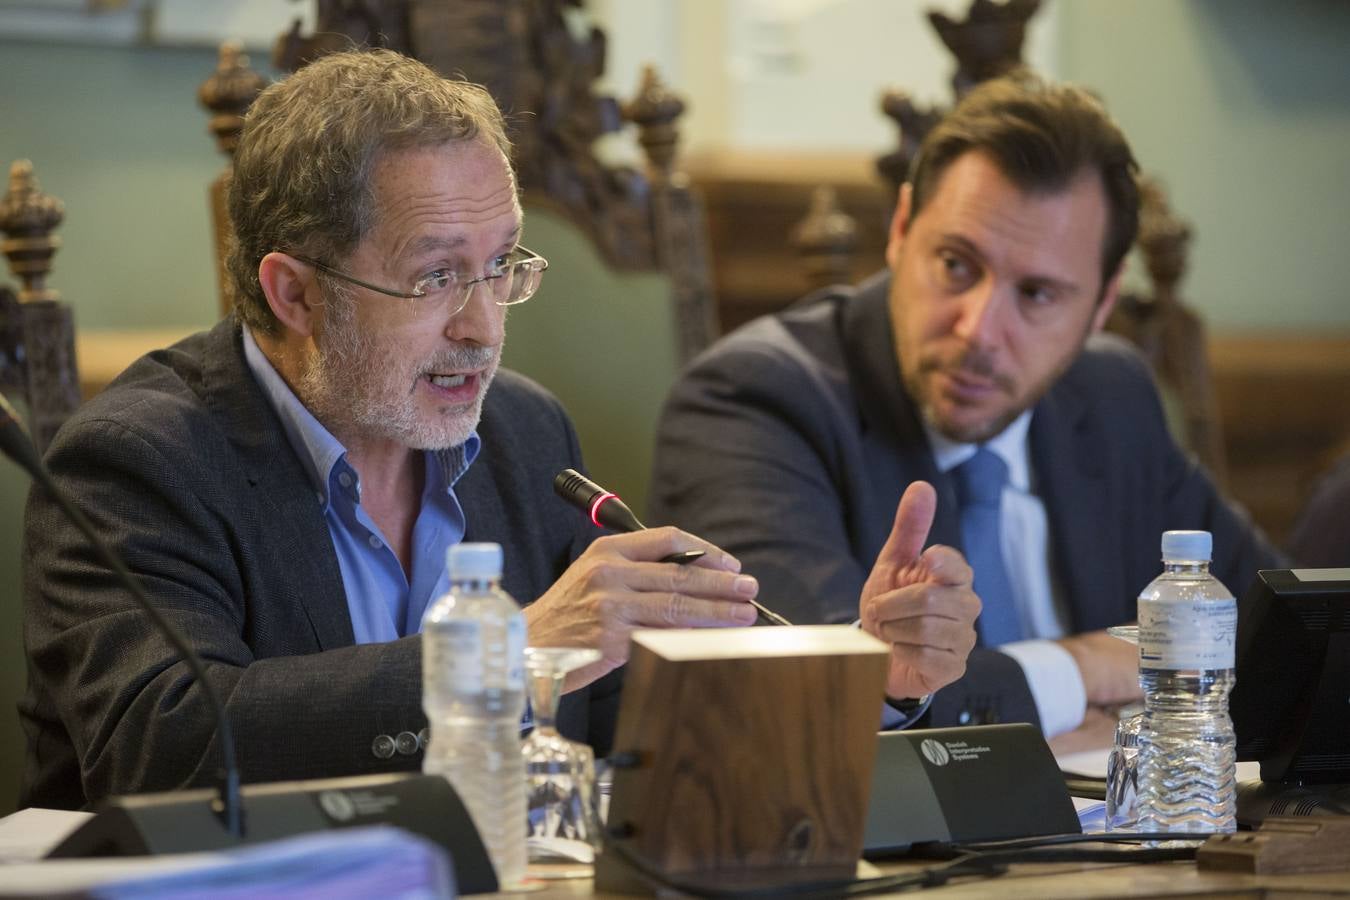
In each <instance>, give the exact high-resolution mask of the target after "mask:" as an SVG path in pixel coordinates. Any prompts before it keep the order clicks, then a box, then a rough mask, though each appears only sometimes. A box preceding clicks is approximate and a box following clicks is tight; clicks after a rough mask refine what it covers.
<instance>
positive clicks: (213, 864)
mask: <svg viewBox="0 0 1350 900" xmlns="http://www.w3.org/2000/svg"><path fill="white" fill-rule="evenodd" d="M0 883H3V887H0V896H24V897H43V896H69V895H71V894H79V895H81V896H88V897H97V898H102V900H132V898H135V900H157V898H168V897H173V898H182V900H193V898H202V900H206V898H212V900H244V898H249V900H254V898H269V897H287V898H309V897H313V898H319V897H323V898H336V900H343V898H358V897H359V898H365V897H377V896H378V897H396V898H403V900H421V898H427V900H430V898H439V897H454V896H455V876H454V871H453V869H452V868H451V866H450V861H449V858H448V857H447V856H446V853H445V851H444V850H443V849H442V848H441V847H439V846H437V845H435V844H433V843H431V842H430V841H428V840H426V839H424V838H422V837H419V836H418V835H414V834H410V833H409V832H406V831H403V830H401V829H398V828H391V827H388V826H374V827H370V828H347V829H337V830H335V831H324V832H318V833H315V834H308V835H301V836H300V837H294V838H288V839H286V840H282V841H272V842H269V843H266V844H257V845H254V846H248V847H240V848H238V849H236V850H229V851H224V852H220V853H192V854H182V855H173V856H159V857H145V858H139V859H110V860H59V861H57V860H51V861H43V862H35V863H20V864H16V865H9V866H4V867H3V868H0Z"/></svg>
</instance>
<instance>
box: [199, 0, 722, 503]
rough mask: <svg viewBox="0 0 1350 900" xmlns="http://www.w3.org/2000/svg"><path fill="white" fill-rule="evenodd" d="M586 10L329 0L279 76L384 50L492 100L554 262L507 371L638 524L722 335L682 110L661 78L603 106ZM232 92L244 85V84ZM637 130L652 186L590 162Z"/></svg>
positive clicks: (511, 339)
mask: <svg viewBox="0 0 1350 900" xmlns="http://www.w3.org/2000/svg"><path fill="white" fill-rule="evenodd" d="M575 6H576V3H575V2H572V0H456V2H442V3H435V4H431V3H423V4H398V3H367V4H346V3H334V2H325V0H317V9H318V16H317V21H316V24H315V34H314V35H313V36H305V35H303V34H301V32H300V28H299V23H298V22H297V23H296V26H295V27H294V28H292V29H291V30H290V32H288V33H287V34H285V35H283V36H282V37H281V38H280V40H279V41H278V43H277V47H276V56H275V59H274V60H273V62H274V63H275V64H276V66H277V68H279V69H284V70H293V69H295V68H297V67H299V66H301V65H303V64H304V63H305V62H307V61H308V60H310V59H313V58H314V57H316V56H318V55H320V54H322V53H324V52H328V51H331V50H333V49H340V48H345V47H350V46H352V45H356V46H367V45H369V46H382V47H388V48H390V49H393V50H398V51H400V52H402V53H405V54H407V55H410V56H414V57H417V58H418V59H421V60H422V61H424V62H426V63H427V64H428V65H430V66H432V67H433V68H435V69H437V70H438V71H440V72H443V73H446V74H447V75H450V76H452V77H454V76H462V77H465V78H467V79H468V80H470V81H475V82H478V83H480V84H483V85H484V86H486V87H487V88H488V90H489V91H491V92H492V94H493V96H494V98H495V99H496V100H497V103H498V105H499V106H500V107H501V108H502V109H503V110H505V111H507V115H508V122H507V123H508V128H509V130H510V136H511V140H512V143H513V145H514V154H513V155H514V159H513V163H514V165H515V167H516V171H517V176H518V179H519V183H520V187H521V192H522V199H523V203H524V206H525V210H526V212H525V233H524V240H525V242H526V243H527V244H528V245H529V246H530V248H531V249H533V250H535V251H537V252H539V253H542V254H543V255H544V256H546V257H548V258H549V260H550V263H551V266H550V269H549V273H548V275H547V276H546V277H545V279H544V282H543V286H542V287H541V289H540V292H539V296H538V297H537V298H536V299H534V300H531V301H530V303H528V304H526V305H525V306H523V307H521V308H520V309H519V310H513V311H512V314H511V323H510V326H509V328H508V335H507V345H506V351H505V362H506V364H507V365H509V366H511V367H512V368H514V369H517V370H519V371H522V372H524V373H525V374H527V375H530V376H531V377H533V378H535V379H537V380H538V381H540V382H541V383H542V384H544V385H545V386H546V387H548V388H550V389H551V390H553V391H554V392H555V393H557V394H558V396H559V398H560V399H561V400H562V401H563V403H564V405H565V406H566V407H567V409H568V410H569V412H570V413H571V414H572V416H573V419H574V421H575V422H576V424H577V430H578V433H579V434H580V437H581V441H582V446H583V449H584V451H585V453H586V458H587V461H588V464H589V466H590V469H591V471H592V473H593V474H594V475H595V477H596V478H597V479H598V480H600V481H602V482H604V483H606V484H607V486H609V487H611V488H612V489H614V490H616V491H618V492H619V493H621V494H623V495H624V497H625V499H627V500H628V501H629V503H630V505H632V506H633V507H634V509H636V510H638V511H639V512H640V511H641V510H642V508H643V506H644V505H645V497H646V484H647V478H648V473H649V470H650V459H651V451H652V440H653V432H654V428H655V418H656V414H657V411H658V407H659V405H660V402H661V400H662V398H663V397H664V395H665V392H666V390H667V388H668V387H669V385H670V384H671V382H672V381H673V380H674V377H675V374H676V372H677V370H678V368H679V366H680V364H681V363H682V362H684V361H685V360H687V359H689V358H690V357H692V356H693V355H694V354H695V353H697V352H698V351H699V350H701V349H702V348H703V347H704V346H706V345H707V344H708V343H709V342H710V341H711V339H712V338H713V336H714V335H715V333H716V327H715V325H714V317H713V313H714V306H715V305H714V301H713V295H712V279H711V274H710V268H709V262H708V249H707V238H706V230H705V225H704V219H703V210H702V206H701V204H700V202H699V199H698V197H697V196H695V194H694V193H693V192H692V191H691V189H690V188H689V185H688V180H687V179H686V178H685V177H684V176H683V175H682V174H681V173H680V172H679V171H678V170H677V168H676V166H675V150H676V146H677V142H678V129H677V125H676V123H677V120H678V118H679V116H680V115H681V113H682V112H683V109H684V104H683V102H682V101H681V100H680V99H679V98H678V97H676V96H674V95H673V94H671V93H670V92H669V91H668V90H667V89H666V88H665V86H664V85H663V84H662V83H661V81H660V79H659V78H658V77H657V75H656V74H655V72H653V71H651V70H648V71H647V72H645V73H644V75H643V80H642V83H641V85H640V86H639V90H638V94H637V96H636V98H635V99H634V100H633V101H632V102H629V103H626V104H620V103H619V102H618V101H617V100H615V99H614V98H613V97H609V96H604V95H600V94H597V93H596V92H595V90H594V83H595V81H596V79H597V78H598V77H599V76H600V75H601V74H602V73H603V71H604V65H605V36H604V34H603V33H602V32H601V31H600V30H599V29H597V28H592V29H590V30H589V31H588V32H586V33H585V34H583V35H580V36H578V35H577V34H575V33H574V32H573V31H572V30H571V29H569V27H568V24H567V18H568V17H567V16H566V15H565V14H570V9H571V7H575ZM225 67H226V61H225V57H224V56H222V70H224V69H225ZM231 71H233V70H231ZM225 81H226V82H227V83H230V84H238V85H242V84H245V81H244V80H243V78H242V77H240V76H239V75H238V74H237V72H236V73H234V74H232V75H229V76H228V77H227V78H226V79H225ZM250 99H251V98H250ZM239 111H240V112H242V109H240V110H239ZM626 125H633V126H636V128H635V130H636V131H637V141H638V142H639V143H640V144H641V146H642V148H643V151H644V152H645V154H646V159H647V166H646V171H645V172H638V171H635V170H634V169H631V168H627V167H613V166H609V165H606V164H604V163H602V162H601V161H600V160H599V159H598V158H597V157H596V155H595V153H594V151H593V146H592V145H593V144H594V142H595V140H596V139H597V138H599V137H600V136H601V135H604V134H608V133H611V132H614V131H618V130H620V129H621V128H624V127H625V126H626ZM219 237H223V235H222V234H220V233H218V238H219ZM217 246H218V248H219V247H221V246H223V241H222V240H218V242H217Z"/></svg>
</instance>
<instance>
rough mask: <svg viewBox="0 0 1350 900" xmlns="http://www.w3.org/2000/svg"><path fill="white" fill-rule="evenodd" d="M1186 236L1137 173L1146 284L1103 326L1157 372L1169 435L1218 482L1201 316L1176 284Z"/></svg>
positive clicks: (1218, 435)
mask: <svg viewBox="0 0 1350 900" xmlns="http://www.w3.org/2000/svg"><path fill="white" fill-rule="evenodd" d="M1190 243H1191V227H1190V225H1189V224H1187V223H1186V222H1185V221H1183V220H1182V219H1180V218H1178V217H1177V215H1176V214H1175V213H1174V212H1173V211H1172V208H1171V205H1170V204H1169V203H1168V201H1167V195H1166V193H1165V192H1164V191H1163V189H1162V185H1160V184H1159V183H1158V182H1157V181H1156V180H1155V179H1151V178H1145V179H1143V180H1142V181H1141V184H1140V211H1139V238H1138V240H1137V242H1136V243H1135V247H1136V248H1137V249H1138V251H1139V253H1140V255H1141V257H1142V258H1143V261H1144V264H1145V266H1146V268H1147V269H1148V274H1149V279H1150V281H1151V282H1152V290H1151V291H1150V292H1148V293H1125V294H1122V295H1121V297H1120V299H1119V301H1118V302H1117V304H1116V308H1115V310H1114V311H1113V312H1112V314H1111V318H1110V320H1109V321H1108V322H1107V326H1106V327H1107V330H1109V331H1114V332H1115V333H1117V334H1119V335H1121V336H1123V337H1125V338H1128V339H1129V340H1130V341H1132V342H1133V343H1134V344H1135V345H1136V346H1137V347H1139V349H1140V352H1142V353H1143V354H1144V358H1145V359H1147V360H1148V361H1149V365H1150V366H1152V367H1153V372H1154V375H1155V376H1156V377H1157V381H1158V387H1159V389H1160V390H1161V392H1162V397H1163V406H1164V410H1165V412H1166V413H1167V418H1168V424H1169V425H1170V426H1171V429H1172V433H1173V435H1174V436H1175V437H1176V438H1177V440H1178V441H1180V442H1181V443H1182V444H1183V445H1184V446H1186V447H1188V448H1189V449H1190V450H1191V451H1192V452H1193V453H1195V454H1196V456H1197V457H1198V458H1199V459H1200V461H1201V462H1202V463H1204V464H1205V466H1206V467H1207V468H1208V469H1209V471H1210V473H1211V474H1212V475H1213V476H1214V478H1215V480H1216V481H1218V482H1219V483H1220V484H1222V483H1223V482H1224V481H1225V480H1226V479H1227V465H1226V462H1225V454H1224V446H1223V428H1222V423H1221V421H1220V419H1219V408H1218V401H1217V398H1216V397H1215V393H1214V379H1213V376H1212V375H1211V372H1210V364H1209V354H1208V344H1207V341H1206V336H1205V324H1204V321H1203V320H1202V319H1201V318H1200V316H1199V315H1197V314H1196V313H1195V311H1194V310H1192V309H1191V308H1190V307H1188V306H1187V305H1186V304H1185V303H1183V302H1182V300H1181V296H1180V293H1179V292H1178V290H1177V285H1178V284H1180V282H1181V279H1182V277H1183V276H1184V275H1185V273H1186V263H1187V256H1188V252H1189V249H1190Z"/></svg>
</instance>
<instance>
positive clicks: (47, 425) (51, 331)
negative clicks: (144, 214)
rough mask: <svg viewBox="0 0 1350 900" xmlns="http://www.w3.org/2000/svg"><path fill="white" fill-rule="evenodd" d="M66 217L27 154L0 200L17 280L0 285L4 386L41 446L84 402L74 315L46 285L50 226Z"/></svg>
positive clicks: (1, 247)
mask: <svg viewBox="0 0 1350 900" xmlns="http://www.w3.org/2000/svg"><path fill="white" fill-rule="evenodd" d="M64 216H65V207H64V205H63V204H62V203H61V201H60V200H58V199H56V198H55V197H52V196H50V195H48V194H45V193H43V192H42V189H41V188H40V187H39V185H38V180H37V176H36V175H34V174H33V164H32V163H30V162H29V161H28V160H26V159H21V160H19V161H18V162H15V163H14V164H13V165H12V166H11V167H10V170H9V190H8V192H7V193H6V194H5V196H4V199H3V200H0V233H3V234H4V236H5V239H4V241H3V242H0V252H3V253H4V254H5V257H6V258H7V259H8V260H9V267H10V270H11V271H12V272H13V273H14V276H15V277H16V278H18V279H19V282H20V287H19V290H18V293H17V294H15V293H14V292H13V291H11V290H9V289H8V288H5V287H3V286H0V389H3V390H4V391H5V392H6V393H12V394H13V395H15V396H16V397H19V398H21V399H22V400H23V401H24V404H25V405H26V406H27V408H28V419H29V423H28V424H29V430H30V432H31V433H32V436H33V441H34V443H35V444H36V445H37V448H38V451H39V452H41V451H42V450H43V449H45V448H46V446H47V444H48V443H50V442H51V439H52V437H53V436H54V435H55V434H56V430H57V429H58V428H60V427H61V423H62V422H64V421H65V420H66V417H67V416H69V415H70V414H71V413H72V412H74V411H75V407H76V406H78V405H79V402H80V395H79V387H78V386H79V378H78V376H77V375H76V371H75V318H74V316H73V315H72V314H71V310H70V307H69V306H67V305H66V304H65V303H63V302H62V301H61V295H60V293H59V292H58V291H56V290H55V289H53V288H50V287H48V286H47V276H48V275H49V274H50V273H51V268H52V256H53V254H55V253H56V251H57V250H58V249H60V247H61V239H60V238H59V237H57V236H55V235H54V234H52V231H53V230H54V229H55V228H56V227H57V226H58V225H59V224H60V223H61V220H62V218H64Z"/></svg>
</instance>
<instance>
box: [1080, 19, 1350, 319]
mask: <svg viewBox="0 0 1350 900" xmlns="http://www.w3.org/2000/svg"><path fill="white" fill-rule="evenodd" d="M1054 5H1055V8H1056V11H1057V12H1058V14H1059V16H1060V32H1059V37H1060V41H1061V46H1060V55H1059V59H1060V75H1061V77H1063V78H1064V79H1066V80H1070V81H1077V82H1081V83H1082V84H1085V85H1088V86H1090V87H1092V88H1094V89H1095V90H1097V91H1099V92H1100V93H1101V95H1102V96H1103V98H1104V99H1105V101H1106V103H1107V105H1108V106H1109V107H1110V109H1111V111H1112V113H1113V114H1114V115H1115V116H1116V118H1117V120H1118V121H1119V122H1120V123H1121V125H1122V127H1123V128H1124V129H1125V132H1126V134H1127V135H1129V137H1130V140H1131V142H1132V143H1133V145H1134V148H1135V153H1136V155H1137V156H1138V158H1139V161H1140V164H1141V165H1142V166H1143V168H1144V169H1145V170H1146V171H1149V172H1154V173H1158V174H1160V175H1161V176H1162V178H1163V179H1164V181H1165V183H1166V185H1167V187H1168V190H1169V192H1170V194H1171V197H1172V202H1173V206H1174V208H1175V209H1176V210H1177V211H1178V212H1179V213H1180V214H1181V215H1182V216H1184V217H1186V218H1188V219H1189V220H1190V221H1191V223H1192V225H1193V227H1194V231H1195V239H1194V241H1193V243H1192V254H1191V274H1190V277H1189V279H1188V280H1187V282H1186V283H1185V284H1184V285H1183V290H1184V293H1185V296H1186V297H1187V298H1188V299H1189V300H1190V301H1191V303H1192V304H1194V305H1195V306H1196V307H1197V308H1198V309H1199V310H1200V311H1201V312H1202V313H1203V314H1204V316H1205V317H1206V318H1207V320H1208V321H1209V323H1210V325H1211V327H1212V328H1213V329H1214V330H1233V329H1267V328H1270V329H1290V330H1321V329H1325V328H1333V329H1347V328H1350V286H1348V283H1347V280H1346V278H1345V255H1346V242H1347V240H1350V3H1345V2H1342V0H1291V2H1288V3H1272V2H1269V0H1190V2H1178V0H1129V2H1103V0H1058V2H1055V4H1054Z"/></svg>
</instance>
